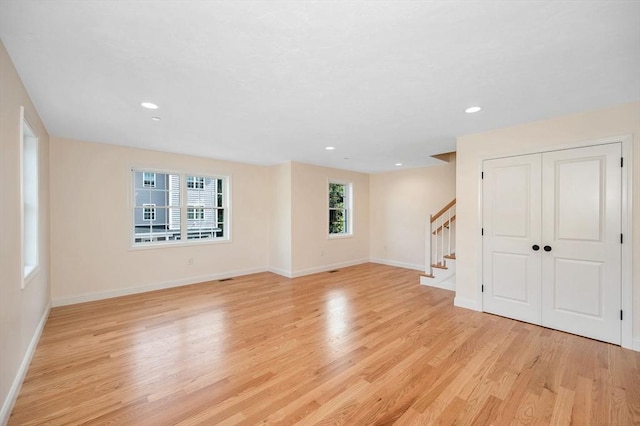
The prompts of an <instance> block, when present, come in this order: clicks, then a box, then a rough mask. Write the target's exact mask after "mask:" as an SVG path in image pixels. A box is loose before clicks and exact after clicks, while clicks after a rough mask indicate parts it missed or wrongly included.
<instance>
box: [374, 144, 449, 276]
mask: <svg viewBox="0 0 640 426" xmlns="http://www.w3.org/2000/svg"><path fill="white" fill-rule="evenodd" d="M370 183H371V247H370V253H371V259H372V261H374V262H379V263H385V264H390V265H395V266H401V267H405V268H412V269H417V270H421V271H425V266H426V265H425V238H426V237H425V235H426V223H427V218H428V216H429V214H435V213H437V212H438V211H439V210H440V209H441V208H442V207H444V206H445V205H446V204H447V203H448V202H449V201H451V200H452V199H454V198H455V192H456V163H455V155H454V156H452V161H451V162H449V163H444V164H442V165H438V166H431V167H422V168H417V169H409V170H399V171H393V172H388V173H378V174H374V175H371V178H370Z"/></svg>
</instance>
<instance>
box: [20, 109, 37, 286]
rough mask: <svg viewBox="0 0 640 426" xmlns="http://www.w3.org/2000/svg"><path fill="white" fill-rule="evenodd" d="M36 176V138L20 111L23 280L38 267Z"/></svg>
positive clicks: (23, 284)
mask: <svg viewBox="0 0 640 426" xmlns="http://www.w3.org/2000/svg"><path fill="white" fill-rule="evenodd" d="M38 174H39V164H38V138H37V136H36V134H35V133H34V131H33V130H32V129H31V127H30V126H29V124H28V123H27V121H26V120H25V119H24V110H22V182H21V183H22V187H21V193H22V206H23V217H22V266H23V274H24V275H23V276H24V278H25V279H26V278H28V277H29V275H31V273H32V272H34V271H35V270H36V268H37V267H38V251H39V237H38V217H39V213H38V212H39V209H38ZM24 286H25V281H24V280H23V283H22V287H23V288H24Z"/></svg>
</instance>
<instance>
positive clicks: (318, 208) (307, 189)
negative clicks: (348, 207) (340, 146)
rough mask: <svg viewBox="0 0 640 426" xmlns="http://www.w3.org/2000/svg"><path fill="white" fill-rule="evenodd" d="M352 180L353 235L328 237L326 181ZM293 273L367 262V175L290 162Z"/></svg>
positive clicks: (327, 183) (327, 190) (297, 273)
mask: <svg viewBox="0 0 640 426" xmlns="http://www.w3.org/2000/svg"><path fill="white" fill-rule="evenodd" d="M331 179H335V180H340V181H346V182H351V183H352V185H353V187H352V190H353V192H352V198H353V235H351V236H348V237H344V238H329V180H331ZM291 183H292V190H291V195H292V213H291V218H292V223H291V225H292V246H291V247H292V275H293V276H300V275H305V274H309V273H313V272H318V271H324V270H328V269H332V268H337V267H340V266H346V265H354V264H358V263H363V262H368V261H369V175H368V174H366V173H358V172H351V171H347V170H340V169H333V168H328V167H320V166H312V165H310V164H304V163H296V162H294V163H292V164H291Z"/></svg>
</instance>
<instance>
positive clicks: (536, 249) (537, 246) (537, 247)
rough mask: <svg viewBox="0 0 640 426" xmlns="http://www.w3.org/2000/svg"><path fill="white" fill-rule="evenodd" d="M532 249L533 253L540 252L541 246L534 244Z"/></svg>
mask: <svg viewBox="0 0 640 426" xmlns="http://www.w3.org/2000/svg"><path fill="white" fill-rule="evenodd" d="M531 248H532V249H533V251H538V250H540V246H539V245H537V244H534V245H533V246H532V247H531Z"/></svg>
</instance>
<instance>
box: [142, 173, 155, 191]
mask: <svg viewBox="0 0 640 426" xmlns="http://www.w3.org/2000/svg"><path fill="white" fill-rule="evenodd" d="M142 186H144V187H145V188H155V187H156V174H155V173H142Z"/></svg>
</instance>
